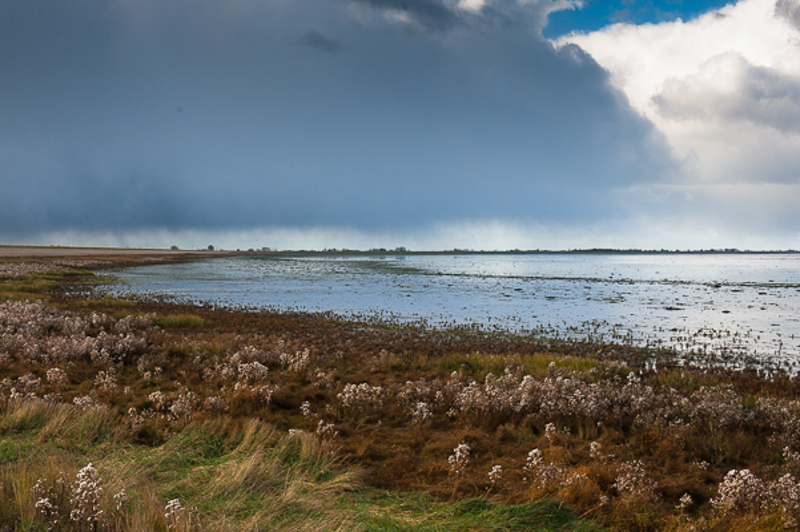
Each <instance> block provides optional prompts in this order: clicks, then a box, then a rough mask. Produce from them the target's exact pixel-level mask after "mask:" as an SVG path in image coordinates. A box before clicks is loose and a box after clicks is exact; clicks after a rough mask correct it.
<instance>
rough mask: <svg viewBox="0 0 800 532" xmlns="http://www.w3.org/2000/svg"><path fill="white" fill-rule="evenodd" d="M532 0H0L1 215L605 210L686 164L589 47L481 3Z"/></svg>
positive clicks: (419, 217)
mask: <svg viewBox="0 0 800 532" xmlns="http://www.w3.org/2000/svg"><path fill="white" fill-rule="evenodd" d="M387 9H388V10H395V11H402V12H405V13H408V14H409V16H411V17H412V18H413V21H416V24H418V25H422V26H423V27H424V28H427V29H429V30H431V31H411V32H410V31H408V29H409V28H408V27H407V24H406V23H405V22H402V21H398V20H396V19H395V18H393V17H392V16H390V15H391V13H387ZM522 9H525V10H527V11H528V12H529V15H530V16H531V18H532V19H535V18H536V17H537V16H538V15H540V14H541V13H539V12H537V11H536V9H538V8H536V6H535V5H531V6H530V7H528V8H523V7H520V6H518V5H516V4H515V3H513V2H505V3H502V2H501V3H496V4H494V5H493V6H490V8H487V9H486V10H485V12H486V16H485V17H484V16H483V15H478V14H473V15H470V16H462V13H461V12H460V11H459V10H457V9H456V8H450V7H448V5H446V4H444V3H441V2H437V1H434V0H416V1H411V0H407V1H405V2H400V1H399V0H397V1H395V0H386V1H378V0H374V1H372V2H370V1H367V0H363V1H362V0H359V1H357V2H347V1H343V0H313V1H312V0H293V1H291V2H289V1H283V0H272V1H269V2H263V1H256V0H252V1H248V0H245V1H242V2H236V3H226V2H216V1H212V0H192V1H189V0H174V1H171V2H162V1H160V0H159V1H156V0H77V1H76V2H72V3H66V2H61V1H56V0H8V1H7V2H5V3H3V4H2V5H0V180H2V184H3V188H4V191H5V192H4V204H5V205H6V206H9V207H8V208H4V209H3V210H2V211H0V234H22V233H23V232H24V231H31V232H36V231H48V230H57V229H140V228H144V229H146V228H157V227H163V228H207V229H210V228H225V227H262V226H274V225H281V226H310V225H347V226H354V227H362V228H375V227H388V226H393V227H397V226H411V225H423V224H426V223H435V222H440V221H449V220H464V219H478V218H505V219H516V220H533V221H538V222H542V223H550V222H552V223H563V222H567V221H569V222H576V221H581V220H587V221H593V220H599V219H604V218H607V217H613V216H615V213H616V212H617V211H618V205H615V204H614V197H615V191H616V190H618V189H619V188H624V187H627V186H629V185H631V184H634V183H646V182H650V181H653V180H658V179H660V176H661V175H662V174H663V173H664V172H666V171H667V170H669V169H671V168H672V166H671V165H672V163H671V162H670V159H669V157H668V155H667V154H666V150H665V149H664V147H663V145H662V143H661V140H660V139H659V138H658V136H657V135H656V134H655V133H654V132H653V130H652V128H651V126H650V125H649V124H648V123H647V122H645V121H644V120H643V119H641V118H640V117H639V116H638V115H637V114H636V113H634V112H633V111H631V109H630V108H629V107H628V105H627V103H626V101H625V100H624V98H622V97H621V96H620V94H619V93H617V92H615V91H614V90H612V89H611V88H610V86H609V84H608V76H607V73H606V72H605V71H603V70H602V69H601V68H600V67H599V66H598V65H597V64H596V63H595V62H594V61H593V60H592V59H591V58H590V57H588V56H587V55H586V54H584V53H583V52H582V51H581V50H580V49H579V48H577V47H574V46H572V47H565V48H562V49H560V50H556V49H555V48H553V46H552V45H551V44H549V43H548V42H546V41H544V40H543V39H542V38H541V37H539V36H538V35H537V34H536V32H535V31H534V32H532V31H530V29H529V28H522V27H520V26H509V25H505V24H500V25H498V24H494V23H491V21H490V20H488V19H487V18H486V17H495V18H493V19H492V20H496V17H497V15H496V14H497V13H501V12H502V13H505V12H508V13H511V12H512V11H513V10H522ZM509 18H510V17H509ZM456 22H458V23H456ZM310 28H313V29H310ZM298 42H300V43H303V44H305V45H302V46H298ZM319 51H327V52H336V53H319ZM177 109H180V110H181V112H177V111H176V110H177Z"/></svg>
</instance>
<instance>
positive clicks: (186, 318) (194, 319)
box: [152, 314, 206, 329]
mask: <svg viewBox="0 0 800 532" xmlns="http://www.w3.org/2000/svg"><path fill="white" fill-rule="evenodd" d="M152 321H153V325H155V326H157V327H162V328H164V329H184V328H192V327H202V326H203V325H205V323H206V322H205V320H204V319H203V318H201V317H199V316H192V315H189V314H176V315H169V316H156V317H154V318H153V320H152Z"/></svg>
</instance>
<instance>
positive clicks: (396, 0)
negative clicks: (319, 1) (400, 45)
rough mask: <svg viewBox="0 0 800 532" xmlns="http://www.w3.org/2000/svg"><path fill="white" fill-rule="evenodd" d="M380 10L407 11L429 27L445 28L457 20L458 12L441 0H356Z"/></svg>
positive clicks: (417, 20)
mask: <svg viewBox="0 0 800 532" xmlns="http://www.w3.org/2000/svg"><path fill="white" fill-rule="evenodd" d="M356 1H358V2H362V3H365V4H368V5H370V6H372V7H373V8H376V9H379V10H394V11H399V12H401V13H405V14H407V15H408V16H410V17H411V18H413V19H414V20H415V21H416V22H417V23H419V24H421V25H422V26H424V27H426V28H429V29H436V30H445V29H447V28H450V27H452V26H453V25H454V24H456V22H457V16H456V14H455V13H454V12H453V11H452V10H451V9H450V8H448V7H447V6H446V5H445V4H444V3H442V2H441V1H440V0H356Z"/></svg>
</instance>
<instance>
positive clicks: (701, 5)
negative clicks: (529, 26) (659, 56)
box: [544, 0, 735, 39]
mask: <svg viewBox="0 0 800 532" xmlns="http://www.w3.org/2000/svg"><path fill="white" fill-rule="evenodd" d="M730 3H735V2H730V1H725V0H698V1H687V0H644V1H636V0H613V1H610V2H609V1H605V0H586V1H585V5H584V6H583V8H582V9H576V10H568V11H558V12H555V13H551V14H550V17H549V23H548V25H547V27H546V28H545V29H544V36H545V37H546V38H548V39H555V38H558V37H561V36H562V35H566V34H568V33H570V32H573V31H577V32H581V33H588V32H591V31H595V30H599V29H600V28H603V27H605V26H609V25H611V24H616V23H618V22H625V23H628V24H637V25H639V24H647V23H651V24H655V23H659V22H668V21H672V20H676V19H678V18H680V19H682V20H684V21H688V20H691V19H693V18H696V17H698V16H700V15H702V14H704V13H707V12H709V11H711V10H714V9H719V8H721V7H723V6H725V5H726V4H730Z"/></svg>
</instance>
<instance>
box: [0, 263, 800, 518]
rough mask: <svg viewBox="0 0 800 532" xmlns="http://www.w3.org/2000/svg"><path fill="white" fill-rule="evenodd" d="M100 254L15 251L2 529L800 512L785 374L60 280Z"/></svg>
mask: <svg viewBox="0 0 800 532" xmlns="http://www.w3.org/2000/svg"><path fill="white" fill-rule="evenodd" d="M92 267H96V266H93V265H81V264H71V265H69V266H65V265H63V264H59V265H55V266H48V265H32V266H30V267H29V268H28V269H26V267H25V266H16V265H15V268H17V269H18V270H19V271H17V270H13V269H12V268H6V269H0V272H2V279H0V283H2V285H0V299H2V300H3V302H0V529H9V530H280V529H284V530H304V529H307V530H359V529H360V530H487V529H492V530H497V529H500V530H529V529H536V530H600V529H611V530H693V529H694V530H731V529H736V530H773V529H778V528H789V529H794V528H798V526H799V525H798V523H799V521H798V519H800V481H798V478H800V476H799V475H800V401H798V400H797V393H798V391H800V385H798V383H797V382H795V380H794V379H792V378H790V377H789V376H787V375H784V374H781V373H773V374H771V375H770V376H769V379H767V378H766V377H765V376H764V375H762V374H760V373H759V372H758V371H756V370H755V369H751V370H744V371H729V370H725V369H721V368H715V369H711V368H692V367H690V366H683V367H681V366H677V365H674V364H673V365H669V364H667V363H666V361H668V360H669V357H670V355H671V353H670V352H667V351H659V352H655V351H653V350H649V349H641V348H635V347H632V346H629V345H628V346H625V345H614V344H600V343H592V342H567V341H560V342H558V341H553V340H551V339H546V338H536V337H530V336H514V335H500V334H482V333H472V332H468V331H439V332H436V331H426V330H423V329H415V328H413V327H404V328H396V327H388V326H382V325H379V324H374V323H372V324H364V323H357V322H349V321H344V320H337V319H332V318H330V317H324V316H317V315H311V314H301V313H297V314H293V313H274V312H232V311H225V310H219V309H215V308H211V307H202V306H190V305H177V304H168V303H163V302H152V301H151V302H146V301H143V302H130V301H121V300H116V299H111V298H95V297H94V296H93V295H92V294H91V292H90V291H89V292H87V291H84V290H80V289H77V288H76V286H77V285H76V283H71V285H72V286H71V288H70V289H69V290H64V289H62V288H63V287H64V286H65V285H64V280H65V279H66V277H65V275H66V274H80V275H79V276H75V275H73V276H71V277H70V279H72V280H74V281H76V282H80V279H82V278H83V277H81V276H84V277H85V276H86V273H87V272H86V271H85V270H84V269H80V270H78V269H76V268H92ZM56 268H57V269H56ZM64 268H72V270H69V271H66V270H64ZM12 270H13V271H12ZM20 283H21V284H20ZM20 286H23V287H29V291H28V292H25V291H24V290H22V289H20ZM33 287H36V288H33ZM59 287H62V288H59ZM24 293H29V294H32V295H33V296H34V297H28V298H23V297H21V296H20V294H24ZM39 299H46V301H40V300H39ZM653 357H658V358H659V364H658V365H657V367H658V368H659V369H658V370H656V369H655V367H656V366H655V365H653V364H652V360H653Z"/></svg>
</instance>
